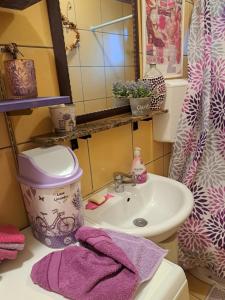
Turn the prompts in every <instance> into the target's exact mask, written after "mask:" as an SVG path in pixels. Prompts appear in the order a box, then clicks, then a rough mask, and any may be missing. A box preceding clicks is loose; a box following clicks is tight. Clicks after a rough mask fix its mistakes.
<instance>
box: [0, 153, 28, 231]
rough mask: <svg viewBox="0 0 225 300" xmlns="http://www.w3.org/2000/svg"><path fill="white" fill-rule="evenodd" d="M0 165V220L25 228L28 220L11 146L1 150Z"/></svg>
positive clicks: (3, 222) (2, 222)
mask: <svg viewBox="0 0 225 300" xmlns="http://www.w3.org/2000/svg"><path fill="white" fill-rule="evenodd" d="M0 165H1V170H2V171H1V172H0V182H1V193H0V222H1V224H13V225H16V226H18V227H19V228H24V227H26V226H27V225H28V221H27V217H26V213H25V208H24V205H23V200H22V194H21V191H20V187H19V184H18V182H17V179H16V170H15V164H14V160H13V155H12V153H11V149H10V148H7V149H2V150H0Z"/></svg>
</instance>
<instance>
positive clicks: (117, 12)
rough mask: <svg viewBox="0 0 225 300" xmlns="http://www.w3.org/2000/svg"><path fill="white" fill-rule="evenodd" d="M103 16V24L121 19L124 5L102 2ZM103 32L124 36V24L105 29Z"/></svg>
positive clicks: (106, 0)
mask: <svg viewBox="0 0 225 300" xmlns="http://www.w3.org/2000/svg"><path fill="white" fill-rule="evenodd" d="M101 16H102V23H105V22H108V21H111V20H114V19H117V18H121V17H122V16H123V5H122V3H121V2H120V1H115V0H101ZM101 31H103V32H111V33H117V34H123V22H120V23H116V24H112V25H109V26H106V27H103V28H102V29H101Z"/></svg>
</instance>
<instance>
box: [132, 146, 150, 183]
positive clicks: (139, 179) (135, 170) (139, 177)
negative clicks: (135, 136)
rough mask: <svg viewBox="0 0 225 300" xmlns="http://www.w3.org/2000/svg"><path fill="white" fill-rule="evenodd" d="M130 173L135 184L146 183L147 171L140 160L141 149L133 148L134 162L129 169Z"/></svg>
mask: <svg viewBox="0 0 225 300" xmlns="http://www.w3.org/2000/svg"><path fill="white" fill-rule="evenodd" d="M131 173H132V175H133V178H134V181H135V183H144V182H146V181H147V178H148V174H147V169H146V167H145V165H144V163H143V160H142V158H141V148H139V147H135V149H134V160H133V163H132V167H131Z"/></svg>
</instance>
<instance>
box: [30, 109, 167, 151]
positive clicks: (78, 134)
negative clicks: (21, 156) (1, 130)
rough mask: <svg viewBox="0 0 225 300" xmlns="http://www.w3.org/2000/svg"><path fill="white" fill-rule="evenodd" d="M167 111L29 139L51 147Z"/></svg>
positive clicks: (115, 118) (110, 119) (124, 115)
mask: <svg viewBox="0 0 225 300" xmlns="http://www.w3.org/2000/svg"><path fill="white" fill-rule="evenodd" d="M167 112H168V110H156V111H152V113H151V114H149V115H146V116H132V115H131V114H130V113H128V114H123V115H117V116H113V117H110V118H106V119H100V120H97V121H92V122H88V123H83V124H78V125H77V126H76V129H75V130H74V131H73V132H65V133H49V134H44V135H39V136H36V137H33V138H32V139H31V141H32V142H34V143H36V144H38V145H42V146H52V145H56V144H60V143H63V142H65V141H68V140H73V139H77V138H83V137H88V136H91V135H92V134H94V133H97V132H101V131H104V130H108V129H111V128H115V127H119V126H123V125H126V124H129V123H133V122H138V121H144V120H148V119H151V118H152V117H153V116H154V115H157V114H164V113H167Z"/></svg>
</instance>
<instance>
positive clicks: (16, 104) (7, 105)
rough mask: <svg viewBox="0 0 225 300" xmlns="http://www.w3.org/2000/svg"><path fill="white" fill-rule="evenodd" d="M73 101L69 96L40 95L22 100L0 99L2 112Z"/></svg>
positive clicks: (0, 110)
mask: <svg viewBox="0 0 225 300" xmlns="http://www.w3.org/2000/svg"><path fill="white" fill-rule="evenodd" d="M69 103H71V100H70V97H69V96H60V97H43V98H41V97H38V98H32V99H21V100H0V112H7V111H15V110H23V109H28V108H35V107H43V106H50V105H57V104H69Z"/></svg>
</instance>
